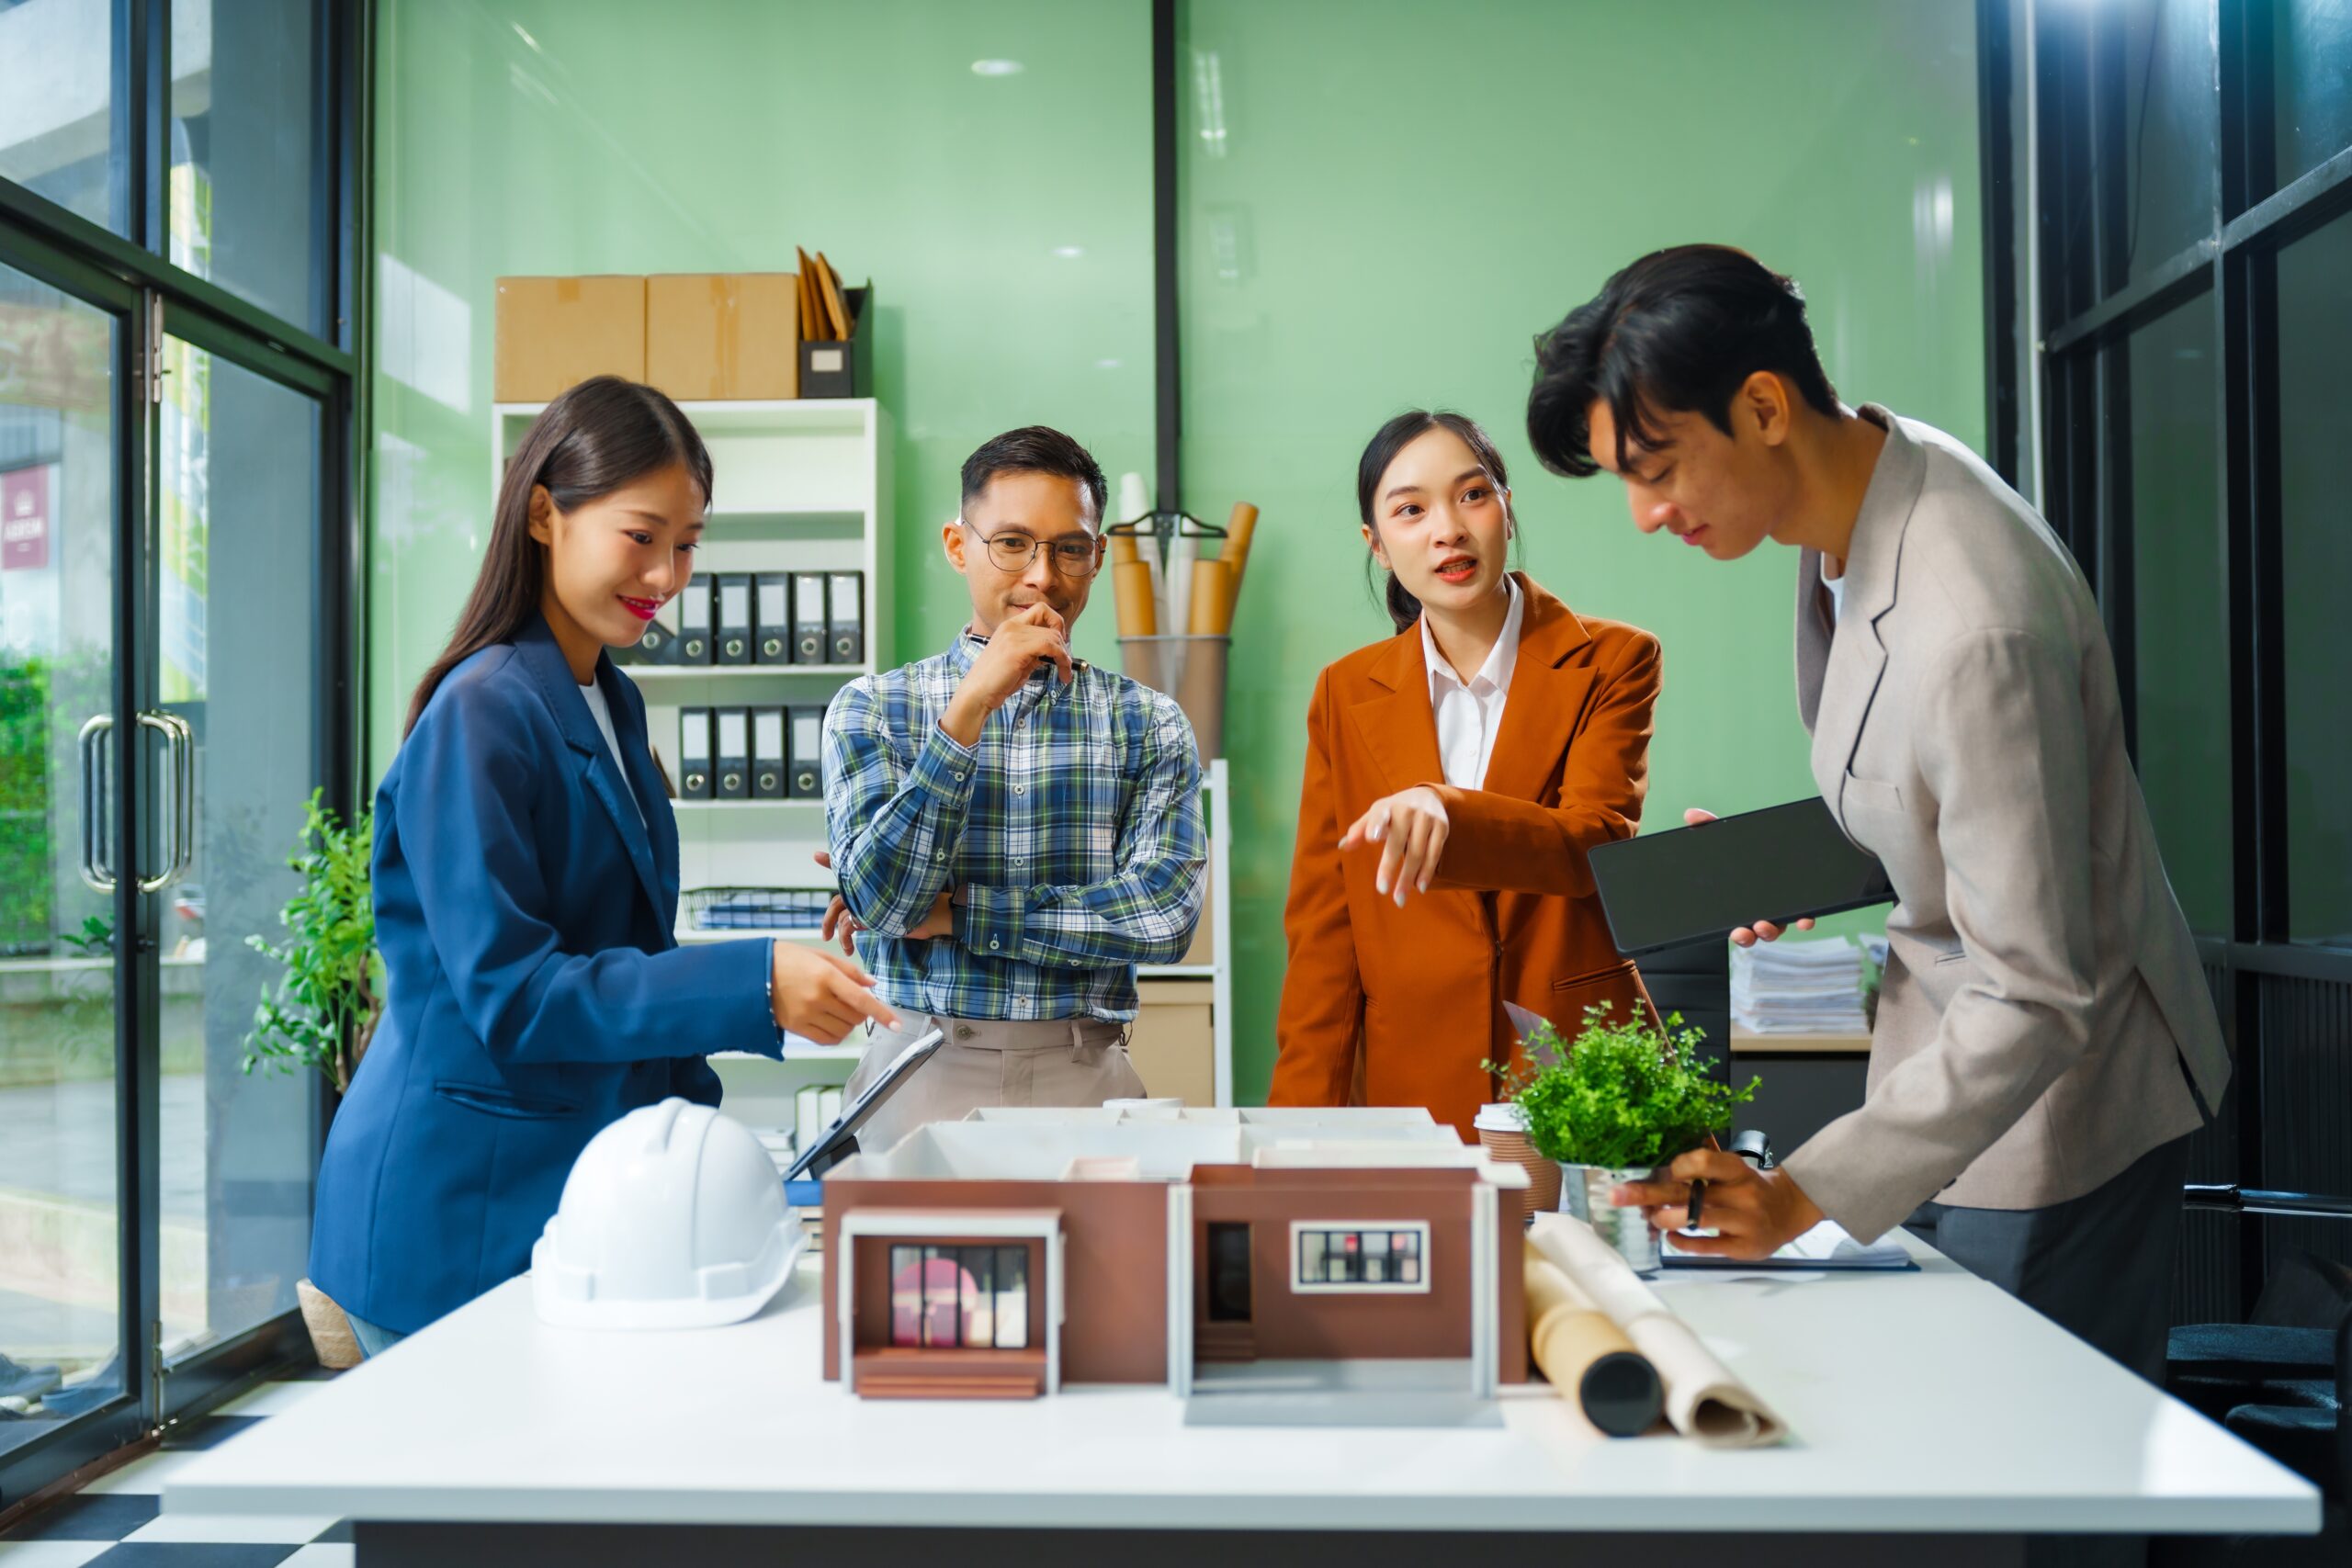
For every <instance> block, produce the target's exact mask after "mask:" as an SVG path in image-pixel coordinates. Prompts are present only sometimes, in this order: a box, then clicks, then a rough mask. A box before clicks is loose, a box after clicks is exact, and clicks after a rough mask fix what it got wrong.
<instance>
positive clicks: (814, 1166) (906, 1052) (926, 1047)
mask: <svg viewBox="0 0 2352 1568" xmlns="http://www.w3.org/2000/svg"><path fill="white" fill-rule="evenodd" d="M946 1038H947V1036H946V1035H944V1034H943V1033H941V1032H939V1031H938V1030H936V1029H926V1030H924V1031H923V1032H922V1033H921V1034H919V1035H917V1036H916V1037H915V1038H914V1039H912V1040H910V1041H909V1042H908V1043H907V1044H906V1047H905V1048H904V1049H903V1050H901V1051H900V1052H899V1055H898V1058H897V1059H896V1060H895V1061H893V1062H892V1063H891V1064H890V1065H889V1066H888V1067H887V1068H885V1069H884V1070H883V1073H882V1076H881V1077H878V1078H876V1079H875V1080H874V1081H873V1082H872V1083H870V1084H867V1085H866V1086H865V1089H864V1090H863V1091H861V1092H860V1093H859V1095H858V1097H857V1098H856V1099H855V1100H851V1101H850V1102H849V1103H848V1104H847V1105H844V1106H842V1113H841V1114H840V1115H839V1116H836V1117H834V1118H833V1121H832V1125H831V1126H829V1127H827V1128H826V1129H825V1130H824V1132H823V1133H821V1134H819V1135H818V1137H817V1141H816V1142H815V1143H812V1144H810V1145H809V1146H808V1147H807V1148H805V1149H803V1150H801V1151H800V1157H799V1158H798V1159H796V1160H794V1161H793V1162H792V1168H791V1169H790V1170H787V1171H786V1172H785V1173H784V1184H785V1190H786V1194H787V1195H789V1194H790V1192H791V1190H792V1188H793V1187H794V1186H795V1185H796V1184H797V1183H800V1182H804V1181H817V1180H820V1179H822V1178H823V1176H824V1174H825V1172H827V1171H828V1170H831V1168H833V1167H835V1166H837V1165H839V1164H841V1162H842V1161H843V1160H845V1159H847V1158H849V1156H852V1155H854V1154H855V1153H857V1130H858V1129H859V1128H860V1127H863V1126H865V1121H866V1118H867V1117H869V1116H871V1115H873V1114H874V1112H875V1111H877V1110H879V1109H880V1108H881V1105H882V1102H883V1101H884V1100H888V1099H889V1098H890V1097H891V1096H892V1095H894V1094H896V1093H898V1092H899V1086H900V1085H901V1084H904V1083H905V1082H906V1081H907V1079H909V1078H910V1077H913V1076H914V1073H915V1070H916V1069H917V1068H919V1067H921V1066H922V1065H923V1064H924V1063H925V1062H928V1061H930V1060H931V1058H932V1055H933V1053H934V1052H936V1051H937V1050H938V1049H939V1045H940V1042H941V1041H943V1040H944V1039H946Z"/></svg>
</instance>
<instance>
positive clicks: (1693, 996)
mask: <svg viewBox="0 0 2352 1568" xmlns="http://www.w3.org/2000/svg"><path fill="white" fill-rule="evenodd" d="M1641 969H1642V983H1643V984H1644V985H1645V986H1647V987H1649V992H1650V1000H1652V1001H1653V1002H1656V1003H1657V1010H1658V1015H1659V1016H1660V1017H1661V1018H1671V1017H1673V1016H1674V1015H1675V1014H1676V1013H1680V1014H1681V1015H1682V1021H1683V1023H1684V1024H1685V1025H1686V1026H1687V1027H1689V1028H1691V1029H1695V1030H1697V1031H1699V1032H1700V1033H1701V1035H1702V1036H1703V1037H1704V1038H1703V1039H1702V1041H1701V1042H1700V1045H1699V1055H1700V1059H1701V1060H1702V1061H1703V1062H1705V1063H1706V1065H1707V1071H1708V1073H1709V1074H1710V1075H1711V1076H1712V1077H1714V1078H1715V1079H1717V1080H1718V1081H1719V1082H1723V1083H1729V1082H1730V1081H1731V948H1730V946H1729V945H1728V944H1727V943H1726V942H1724V939H1723V938H1721V937H1710V938H1709V939H1708V940H1707V941H1705V942H1691V943H1690V944H1689V945H1687V946H1683V947H1669V948H1668V949H1666V950H1665V951H1663V952H1660V953H1651V954H1650V955H1649V956H1648V957H1646V958H1645V959H1643V960H1642V961H1641Z"/></svg>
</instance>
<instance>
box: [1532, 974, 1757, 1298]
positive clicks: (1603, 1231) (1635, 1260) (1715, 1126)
mask: <svg viewBox="0 0 2352 1568" xmlns="http://www.w3.org/2000/svg"><path fill="white" fill-rule="evenodd" d="M1610 1013H1611V1009H1610V1005H1609V1004H1608V1003H1607V1002H1601V1003H1599V1004H1596V1005H1595V1006H1592V1007H1589V1008H1587V1009H1586V1010H1585V1018H1584V1027H1583V1029H1582V1030H1581V1031H1580V1032H1578V1033H1577V1037H1576V1040H1575V1042H1574V1043H1564V1042H1563V1041H1562V1040H1561V1038H1560V1036H1559V1032H1557V1031H1556V1030H1555V1029H1554V1028H1553V1027H1552V1025H1551V1024H1550V1023H1549V1022H1548V1021H1543V1020H1537V1021H1535V1024H1534V1026H1533V1027H1532V1029H1530V1030H1529V1031H1528V1032H1526V1033H1525V1034H1524V1036H1523V1037H1522V1038H1521V1041H1520V1048H1521V1056H1520V1059H1519V1060H1518V1061H1517V1062H1516V1063H1513V1064H1510V1065H1504V1066H1497V1065H1495V1064H1492V1063H1489V1064H1488V1070H1490V1071H1493V1072H1496V1073H1498V1074H1499V1075H1500V1076H1501V1077H1502V1080H1503V1092H1504V1095H1505V1098H1507V1099H1509V1100H1510V1101H1511V1103H1512V1104H1514V1105H1516V1106H1517V1107H1518V1108H1519V1113H1520V1116H1521V1119H1522V1120H1523V1121H1524V1122H1525V1123H1526V1127H1527V1139H1528V1142H1530V1143H1531V1144H1533V1145H1535V1148H1536V1152H1537V1153H1539V1154H1541V1155H1543V1156H1544V1157H1545V1158H1546V1159H1552V1160H1556V1161H1558V1162H1559V1164H1560V1168H1561V1182H1560V1208H1561V1210H1562V1211H1563V1212H1564V1213H1572V1214H1574V1215H1576V1216H1577V1218H1578V1219H1582V1220H1585V1221H1588V1222H1589V1224H1591V1225H1592V1228H1593V1229H1594V1231H1595V1232H1597V1233H1598V1234H1599V1235H1600V1237H1601V1239H1602V1240H1604V1241H1606V1242H1608V1243H1610V1244H1611V1246H1612V1247H1615V1248H1616V1249H1617V1251H1618V1252H1619V1254H1620V1255H1622V1256H1623V1258H1625V1260H1626V1261H1627V1262H1629V1263H1631V1264H1633V1266H1634V1271H1635V1272H1637V1273H1642V1274H1654V1273H1656V1272H1657V1268H1658V1261H1659V1259H1658V1244H1657V1234H1656V1233H1655V1232H1653V1231H1652V1230H1651V1229H1650V1226H1649V1221H1648V1220H1647V1218H1646V1217H1645V1215H1644V1214H1643V1213H1642V1211H1640V1210H1639V1209H1619V1208H1614V1207H1612V1206H1611V1204H1610V1202H1609V1194H1610V1192H1611V1190H1613V1189H1615V1188H1616V1187H1617V1186H1619V1185H1620V1184H1622V1183H1623V1182H1628V1181H1640V1180H1644V1179H1646V1178H1647V1177H1648V1176H1649V1175H1650V1173H1651V1172H1653V1171H1654V1170H1656V1169H1657V1168H1658V1167H1660V1166H1663V1165H1666V1164H1668V1162H1670V1161H1672V1160H1673V1159H1674V1157H1675V1156H1678V1155H1681V1154H1687V1153H1688V1152H1690V1151H1691V1150H1692V1149H1695V1148H1701V1147H1703V1146H1704V1145H1706V1144H1707V1143H1708V1142H1709V1141H1710V1140H1713V1139H1714V1138H1716V1137H1718V1136H1719V1135H1720V1134H1724V1133H1725V1132H1728V1131H1729V1130H1730V1128H1731V1122H1732V1116H1733V1114H1734V1112H1735V1111H1737V1109H1738V1108H1739V1107H1740V1106H1743V1105H1746V1104H1747V1103H1748V1102H1749V1101H1750V1100H1754V1099H1755V1097H1756V1086H1757V1084H1758V1083H1759V1082H1760V1081H1762V1080H1760V1079H1757V1078H1750V1079H1749V1080H1748V1082H1747V1087H1746V1088H1745V1089H1733V1088H1732V1087H1731V1086H1730V1085H1728V1084H1724V1083H1719V1082H1717V1081H1716V1080H1715V1079H1714V1078H1713V1077H1710V1076H1709V1075H1708V1073H1707V1070H1706V1068H1705V1067H1704V1066H1702V1065H1701V1064H1700V1062H1699V1061H1698V1045H1699V1042H1700V1040H1701V1038H1702V1036H1701V1034H1700V1032H1699V1031H1698V1030H1695V1029H1690V1028H1686V1027H1684V1026H1683V1022H1682V1015H1681V1014H1680V1013H1674V1014H1671V1015H1669V1016H1668V1019H1667V1021H1666V1027H1665V1028H1663V1029H1661V1028H1658V1027H1657V1025H1655V1024H1654V1023H1651V1022H1649V1021H1645V1019H1644V1018H1642V1017H1641V1016H1639V1015H1638V1014H1636V1015H1635V1016H1634V1017H1631V1018H1627V1019H1624V1020H1622V1021H1620V1020H1617V1019H1614V1018H1611V1016H1610Z"/></svg>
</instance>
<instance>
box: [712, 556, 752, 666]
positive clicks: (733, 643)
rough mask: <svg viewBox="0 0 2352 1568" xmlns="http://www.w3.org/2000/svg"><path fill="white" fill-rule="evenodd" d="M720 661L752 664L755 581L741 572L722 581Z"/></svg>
mask: <svg viewBox="0 0 2352 1568" xmlns="http://www.w3.org/2000/svg"><path fill="white" fill-rule="evenodd" d="M751 661H752V580H751V579H750V578H749V577H747V576H745V575H744V574H743V573H741V572H740V571H730V572H726V573H723V574H721V575H720V577H719V579H718V662H719V663H721V664H749V663H750V662H751Z"/></svg>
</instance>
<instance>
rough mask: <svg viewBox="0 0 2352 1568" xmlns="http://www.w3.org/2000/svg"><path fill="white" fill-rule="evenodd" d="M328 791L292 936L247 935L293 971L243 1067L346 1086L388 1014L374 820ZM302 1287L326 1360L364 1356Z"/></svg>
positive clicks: (285, 920) (316, 819) (258, 1012)
mask: <svg viewBox="0 0 2352 1568" xmlns="http://www.w3.org/2000/svg"><path fill="white" fill-rule="evenodd" d="M322 793H323V792H320V791H313V792H312V793H311V800H310V805H309V807H308V808H307V810H306V811H305V813H304V815H303V818H302V833H301V837H300V839H299V840H296V842H295V849H294V855H293V858H292V859H290V860H289V861H288V865H290V866H292V867H293V868H294V870H295V871H297V872H298V873H300V874H301V878H302V881H301V886H300V887H298V888H296V889H295V892H294V897H291V898H289V899H288V900H287V902H286V908H284V909H282V910H280V911H279V912H278V917H277V919H278V924H279V925H280V926H281V927H283V928H284V930H285V939H284V940H283V941H282V942H270V941H269V940H267V939H266V938H265V937H261V936H258V935H256V936H249V937H247V938H246V939H245V945H246V946H248V947H250V948H252V949H253V950H254V952H256V953H261V954H263V955H264V956H266V957H268V958H273V959H275V960H277V962H278V963H280V964H284V965H285V966H286V973H285V974H284V975H282V976H279V977H278V981H277V985H276V986H274V987H263V990H262V994H261V1004H260V1006H258V1007H257V1008H255V1009H254V1027H253V1031H252V1032H251V1033H249V1034H247V1035H246V1036H245V1062H244V1066H245V1071H247V1072H249V1073H250V1072H252V1071H253V1070H254V1068H255V1067H257V1066H268V1067H270V1068H271V1069H273V1070H275V1071H277V1072H298V1071H300V1070H303V1069H305V1068H308V1069H310V1070H311V1071H314V1072H316V1073H318V1074H319V1075H320V1076H321V1077H324V1078H325V1079H326V1080H327V1081H328V1082H329V1083H331V1084H333V1085H334V1091H335V1093H337V1094H338V1095H339V1094H341V1093H342V1092H343V1091H344V1090H345V1089H348V1088H350V1087H351V1075H352V1072H353V1071H354V1070H355V1069H356V1067H357V1066H359V1058H360V1057H361V1056H362V1055H365V1054H366V1053H367V1050H368V1040H369V1038H370V1037H371V1036H373V1035H374V1034H375V1032H376V1021H377V1020H378V1019H379V1018H380V1017H381V1016H382V1015H383V1010H384V964H383V960H382V958H381V957H380V956H379V954H378V953H377V952H376V905H375V900H374V897H372V895H371V893H370V891H369V886H368V874H369V869H370V861H371V858H372V856H373V854H374V852H375V842H376V830H375V821H374V819H373V818H372V816H371V815H370V814H369V813H368V811H366V810H364V809H363V810H362V811H360V813H359V814H358V816H357V817H356V818H354V819H353V820H352V822H351V823H350V825H349V826H348V827H346V826H345V825H344V824H343V823H342V822H341V821H339V820H338V819H337V817H336V814H335V813H334V811H333V810H331V809H329V808H328V807H325V806H323V805H322V804H321V795H322ZM294 1293H295V1296H296V1298H297V1299H298V1300H299V1301H300V1303H302V1321H303V1323H304V1325H306V1326H308V1327H309V1329H310V1331H311V1347H312V1348H314V1349H316V1350H317V1351H318V1354H319V1364H320V1365H321V1366H324V1367H348V1366H353V1365H356V1363H357V1362H358V1360H359V1347H358V1344H357V1342H356V1341H355V1340H354V1339H353V1338H352V1337H351V1325H350V1323H349V1322H348V1320H346V1319H345V1316H344V1314H343V1309H342V1308H341V1307H339V1306H337V1305H335V1303H334V1302H332V1301H330V1300H329V1299H328V1298H327V1297H326V1296H324V1295H323V1294H322V1293H320V1292H319V1291H318V1290H317V1289H316V1288H315V1287H314V1286H312V1285H311V1281H310V1280H297V1281H296V1282H295V1289H294Z"/></svg>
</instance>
